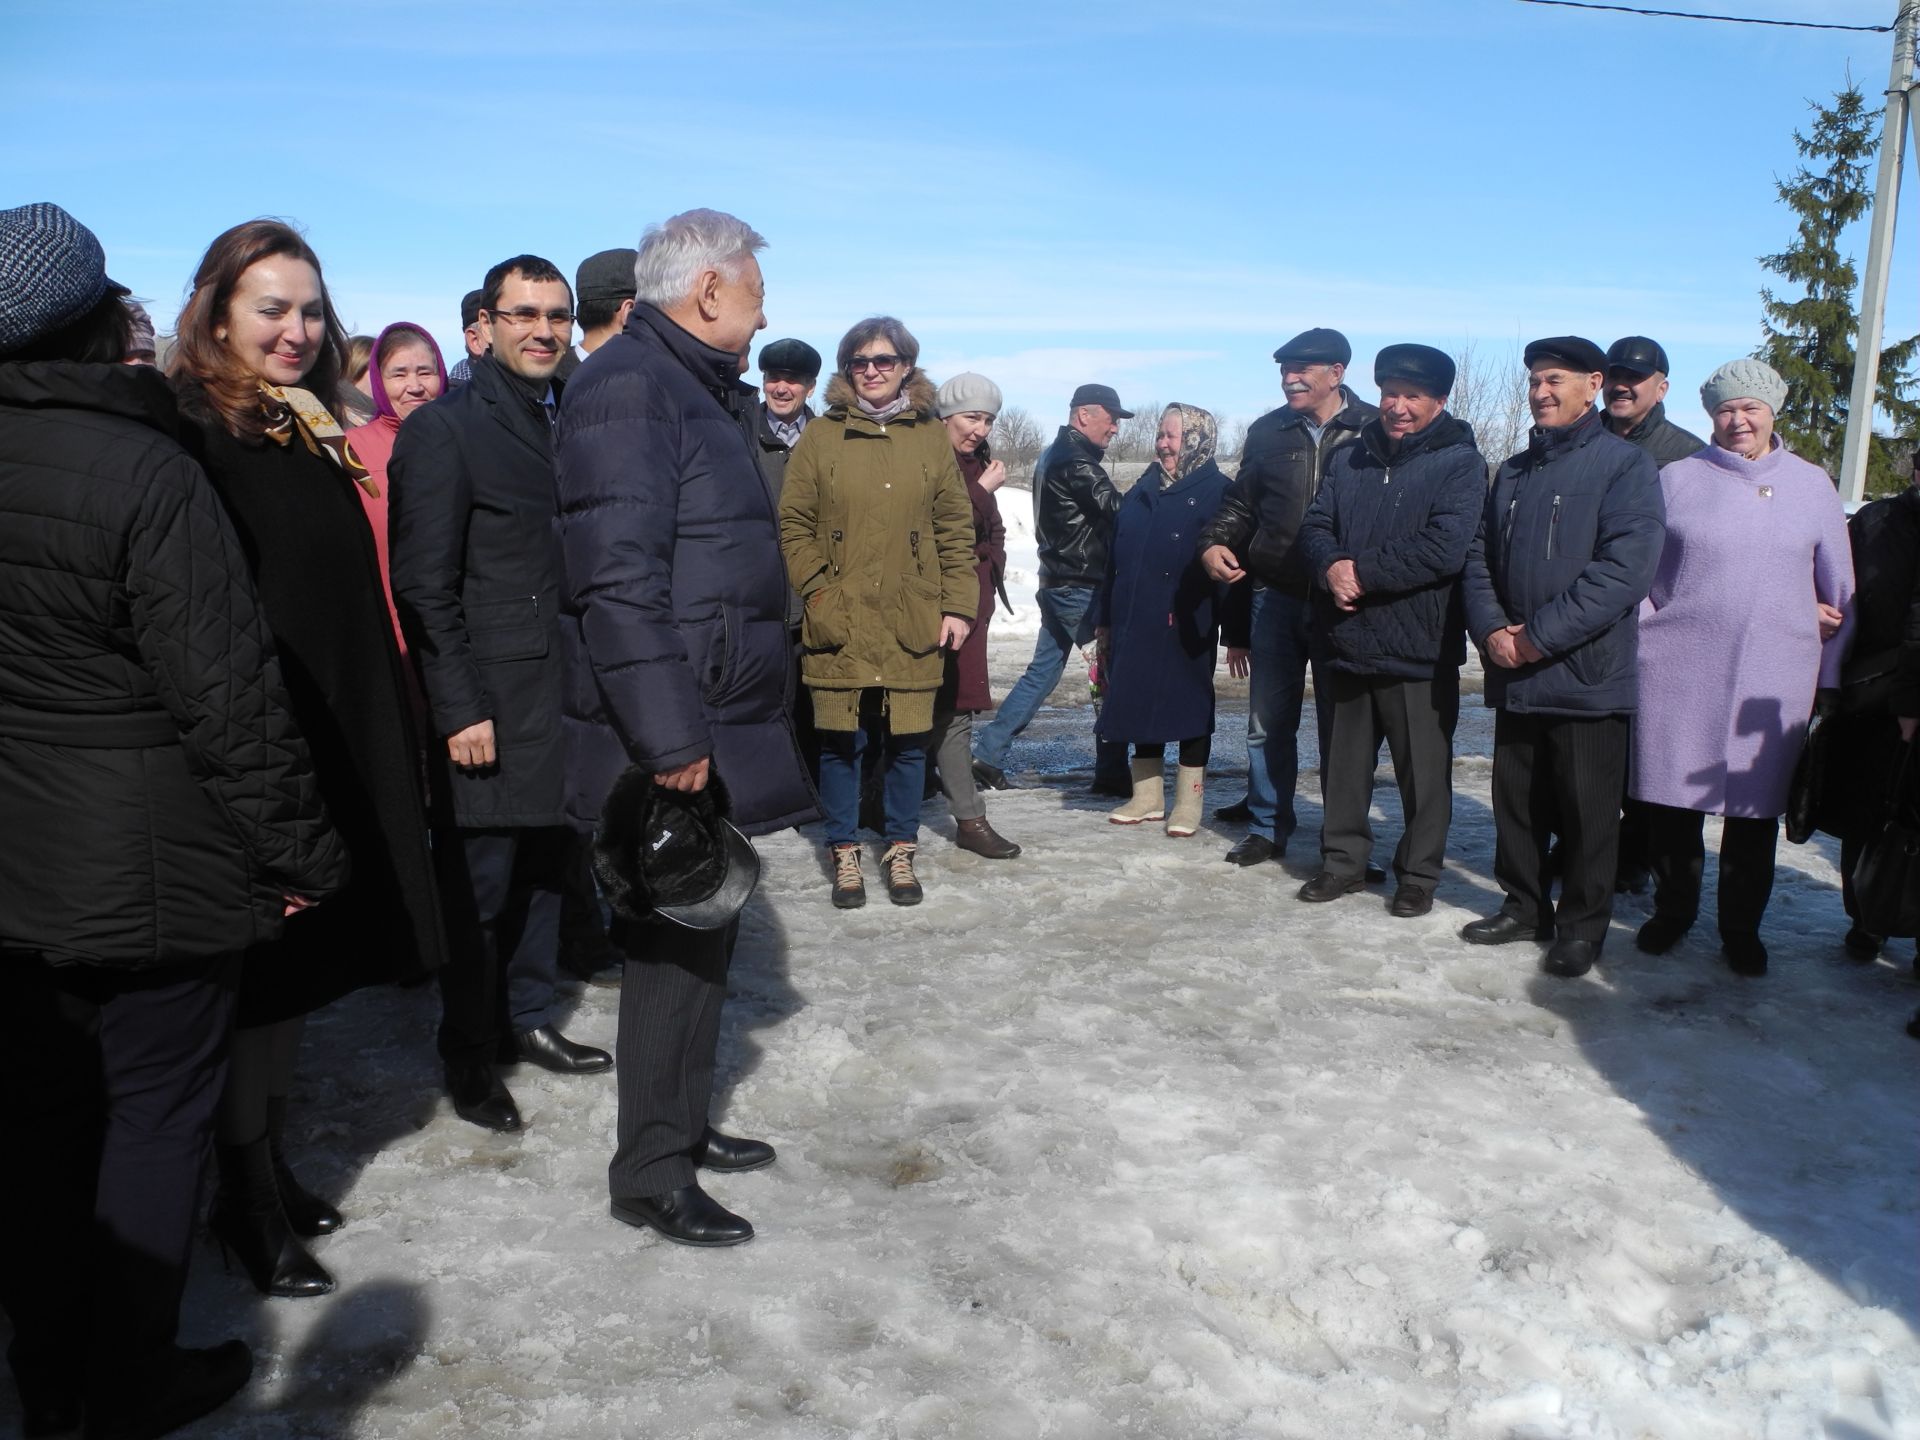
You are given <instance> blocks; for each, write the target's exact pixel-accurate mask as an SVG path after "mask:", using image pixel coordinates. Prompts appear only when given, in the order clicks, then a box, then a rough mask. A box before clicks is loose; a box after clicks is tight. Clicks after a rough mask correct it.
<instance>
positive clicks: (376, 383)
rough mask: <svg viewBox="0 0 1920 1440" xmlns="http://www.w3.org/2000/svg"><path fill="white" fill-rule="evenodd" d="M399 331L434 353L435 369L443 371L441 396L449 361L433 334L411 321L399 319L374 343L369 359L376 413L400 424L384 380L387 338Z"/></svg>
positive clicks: (406, 337) (444, 390)
mask: <svg viewBox="0 0 1920 1440" xmlns="http://www.w3.org/2000/svg"><path fill="white" fill-rule="evenodd" d="M395 331H398V332H399V334H400V337H401V338H404V339H405V340H406V341H407V342H408V343H409V344H415V345H418V344H424V345H425V346H426V347H427V349H429V350H431V351H432V352H433V368H434V369H436V370H438V371H439V372H440V393H441V394H442V395H444V394H446V393H447V362H446V361H445V360H443V359H442V358H441V356H440V346H439V345H438V344H437V343H436V342H435V341H434V338H433V336H431V335H429V334H428V333H427V331H426V327H425V326H424V325H415V324H414V323H413V322H412V321H411V320H396V321H395V322H394V323H393V324H391V325H389V326H387V328H386V329H384V330H382V331H381V332H380V338H379V339H377V340H375V341H374V342H373V352H372V353H371V354H370V355H368V356H367V373H368V374H369V375H370V376H372V378H373V384H372V385H371V386H370V387H369V388H370V389H372V391H373V413H374V414H375V416H384V417H385V418H387V419H389V420H392V421H393V422H394V423H396V424H398V423H399V420H400V417H399V416H398V415H396V414H395V413H394V410H393V402H392V401H390V400H388V399H387V386H386V382H385V381H384V380H382V379H381V378H380V371H381V367H382V366H383V365H384V364H385V363H386V360H385V352H386V348H387V337H388V336H389V335H392V334H394V332H395Z"/></svg>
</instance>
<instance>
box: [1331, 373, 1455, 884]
mask: <svg viewBox="0 0 1920 1440" xmlns="http://www.w3.org/2000/svg"><path fill="white" fill-rule="evenodd" d="M1453 371H1454V366H1453V361H1452V360H1451V359H1450V358H1449V357H1448V356H1447V354H1446V352H1444V351H1441V350H1436V349H1434V348H1433V347H1432V346H1431V345H1389V346H1387V348H1386V349H1384V350H1382V351H1381V352H1380V354H1379V355H1378V357H1377V358H1376V359H1375V360H1374V364H1373V378H1374V381H1375V383H1376V384H1378V385H1379V387H1380V413H1379V414H1378V415H1376V416H1374V417H1373V418H1372V419H1370V420H1368V421H1367V422H1366V424H1365V425H1363V426H1362V427H1361V429H1360V439H1359V442H1358V443H1357V444H1353V445H1343V446H1341V447H1340V448H1339V449H1338V450H1336V451H1335V452H1334V454H1333V456H1332V458H1331V459H1330V460H1329V461H1328V462H1327V473H1326V478H1325V479H1324V480H1323V481H1322V482H1321V485H1320V489H1319V492H1318V493H1317V494H1316V495H1315V496H1314V498H1313V504H1312V505H1311V506H1309V507H1308V509H1307V514H1306V518H1305V519H1304V520H1302V521H1301V523H1300V539H1299V545H1298V548H1299V551H1300V553H1301V556H1302V557H1303V562H1304V564H1305V567H1306V570H1307V573H1308V574H1309V575H1310V576H1311V577H1312V579H1313V585H1314V605H1315V609H1316V615H1315V625H1316V626H1317V628H1318V629H1319V632H1320V633H1321V634H1323V635H1325V636H1326V646H1327V654H1326V657H1325V659H1324V661H1323V679H1324V681H1325V685H1324V691H1325V694H1326V696H1327V700H1328V702H1330V704H1331V707H1332V711H1333V723H1332V725H1331V727H1330V729H1331V736H1330V740H1329V744H1328V747H1327V749H1326V750H1325V751H1323V752H1322V753H1321V757H1320V775H1321V791H1322V794H1323V796H1324V797H1325V801H1326V818H1325V820H1324V822H1323V824H1322V827H1321V831H1320V873H1319V874H1318V875H1315V876H1314V877H1313V878H1312V879H1311V880H1309V881H1307V883H1306V884H1305V885H1304V886H1302V887H1301V890H1300V898H1301V899H1302V900H1308V901H1325V900H1337V899H1339V898H1340V897H1341V896H1343V895H1348V894H1351V893H1352V892H1354V891H1356V890H1358V889H1359V888H1360V887H1361V885H1362V884H1364V883H1365V879H1366V864H1367V856H1368V854H1369V853H1370V852H1371V851H1372V849H1373V828H1372V826H1371V825H1370V824H1369V823H1368V820H1367V812H1368V810H1369V809H1370V808H1371V806H1372V804H1373V771H1374V765H1375V762H1376V760H1377V758H1378V756H1379V753H1380V742H1381V740H1382V739H1384V740H1385V741H1386V742H1387V748H1388V750H1389V751H1391V752H1392V755H1393V771H1394V778H1395V779H1396V780H1397V781H1398V782H1399V785H1400V801H1401V808H1402V811H1403V814H1404V818H1405V825H1404V833H1403V834H1402V835H1401V837H1400V846H1399V849H1397V850H1396V851H1395V852H1394V856H1393V871H1394V876H1395V878H1396V881H1397V885H1398V888H1397V889H1396V890H1395V892H1394V896H1393V902H1392V905H1391V907H1390V909H1391V911H1392V913H1393V914H1394V915H1397V916H1400V917H1402V918H1411V917H1413V916H1417V915H1424V914H1426V913H1427V912H1428V911H1429V910H1431V909H1432V908H1433V890H1434V887H1435V886H1436V885H1437V884H1439V882H1440V870H1441V867H1442V865H1443V863H1444V862H1445V859H1446V851H1447V827H1448V825H1449V824H1450V823H1451V821H1452V817H1453V731H1454V726H1455V724H1456V723H1457V722H1458V720H1459V718H1460V666H1461V665H1462V664H1463V663H1464V662H1465V660H1466V658H1467V649H1466V638H1465V634H1466V632H1465V623H1464V620H1463V617H1462V614H1461V608H1460V586H1459V580H1460V571H1461V569H1462V568H1463V567H1464V566H1465V565H1466V561H1467V547H1468V546H1469V545H1471V544H1472V543H1473V537H1474V534H1475V532H1476V531H1477V530H1478V528H1479V524H1480V512H1481V509H1482V508H1483V506H1484V505H1485V503H1486V495H1487V482H1486V475H1487V467H1486V462H1485V461H1484V460H1482V459H1481V457H1480V451H1479V448H1478V447H1477V446H1476V445H1475V444H1474V439H1473V431H1472V429H1471V428H1470V427H1468V426H1467V425H1466V424H1465V423H1464V422H1462V421H1460V420H1457V419H1455V418H1454V417H1453V416H1452V415H1449V414H1448V413H1447V408H1446V406H1447V395H1448V393H1449V392H1450V391H1451V390H1452V389H1453ZM1322 688H1323V687H1322V686H1321V685H1320V684H1319V683H1316V685H1315V689H1316V691H1319V690H1321V689H1322Z"/></svg>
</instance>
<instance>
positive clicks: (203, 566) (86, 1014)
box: [0, 205, 347, 1436]
mask: <svg viewBox="0 0 1920 1440" xmlns="http://www.w3.org/2000/svg"><path fill="white" fill-rule="evenodd" d="M125 293H126V292H125V291H124V290H123V289H121V288H120V287H119V286H116V285H114V284H112V282H111V281H109V280H108V279H107V278H106V272H105V262H104V257H103V256H102V254H101V251H100V244H99V241H97V240H96V239H95V238H94V237H93V235H92V234H91V233H90V232H89V231H88V230H87V229H86V228H85V227H84V226H82V225H80V224H79V223H78V222H77V221H76V220H74V219H73V217H72V216H70V215H68V214H67V213H66V212H65V211H64V210H61V209H59V208H58V207H57V206H53V205H27V206H22V207H21V208H19V209H17V210H10V211H4V212H0V634H4V635H5V643H4V645H0V1014H3V1015H5V1016H6V1019H7V1043H6V1045H5V1046H0V1091H4V1093H5V1094H6V1095H7V1097H8V1100H9V1102H10V1105H9V1109H10V1113H11V1116H12V1126H11V1134H10V1154H11V1155H12V1164H13V1169H12V1171H11V1173H10V1180H9V1183H7V1184H6V1185H0V1307H4V1309H5V1311H6V1313H7V1316H8V1318H9V1319H10V1320H11V1322H12V1325H13V1332H14V1333H13V1343H12V1345H11V1347H10V1349H9V1356H8V1358H9V1359H10V1360H11V1362H12V1366H13V1371H14V1375H15V1378H16V1379H17V1381H18V1382H19V1386H20V1399H21V1408H22V1412H23V1414H22V1419H23V1426H22V1428H23V1429H24V1431H25V1433H27V1434H30V1435H31V1434H52V1433H54V1432H56V1431H66V1430H70V1429H75V1428H77V1427H78V1425H79V1422H80V1416H81V1411H82V1410H83V1409H84V1410H85V1415H86V1425H87V1433H88V1434H89V1435H99V1436H109V1435H123V1434H125V1435H132V1434H141V1435H149V1434H151V1435H157V1434H160V1433H162V1432H163V1431H164V1430H170V1429H173V1428H174V1427H176V1426H178V1425H183V1424H185V1423H186V1422H187V1421H189V1420H191V1419H193V1418H194V1417H195V1416H197V1415H201V1414H204V1413H206V1412H207V1411H209V1410H211V1409H213V1408H214V1407H215V1406H217V1405H219V1404H221V1403H222V1402H224V1401H225V1400H226V1399H227V1398H228V1397H229V1396H230V1395H232V1394H233V1393H234V1392H235V1391H236V1390H238V1389H239V1388H240V1387H241V1386H242V1385H243V1384H245V1383H246V1379H247V1375H248V1373H249V1372H250V1370H251V1367H252V1360H251V1357H250V1356H249V1354H248V1352H247V1348H246V1346H245V1345H244V1344H242V1343H241V1342H240V1341H238V1340H232V1341H228V1342H227V1343H226V1344H224V1345H220V1346H217V1347H214V1348H213V1349H210V1350H184V1349H181V1348H180V1347H179V1346H178V1345H176V1344H175V1343H174V1342H175V1338H176V1330H177V1325H178V1320H179V1310H180V1295H181V1289H182V1286H183V1285H184V1283H185V1280H186V1272H187V1257H188V1253H189V1249H190V1245H191V1240H192V1234H193V1222H194V1212H195V1209H196V1204H197V1199H198V1193H199V1180H200V1173H201V1171H202V1169H203V1168H204V1167H205V1164H206V1159H207V1149H208V1141H209V1139H210V1138H211V1135H212V1127H213V1115H214V1107H215V1105H216V1103H217V1101H218V1099H219V1096H220V1091H221V1088H222V1085H223V1083H224V1080H225V1076H226V1046H227V1037H228V1033H229V1030H230V1028H231V1023H232V1017H233V1000H234V993H235V988H234V979H235V970H236V953H237V952H239V951H241V950H243V949H245V948H246V947H247V946H249V945H252V944H254V943H255V942H257V941H260V940H265V939H270V938H272V937H273V936H274V935H276V934H277V933H278V932H279V929H280V925H281V922H282V920H283V918H284V916H285V915H286V914H287V913H288V911H289V908H290V907H291V906H295V905H303V904H305V903H307V902H309V901H313V900H319V899H322V898H323V897H325V896H327V895H330V894H332V893H333V892H334V891H336V890H338V889H339V888H340V887H341V886H342V885H344V884H345V882H346V878H347V856H346V852H345V849H344V847H343V846H342V844H341V843H340V840H339V838H338V836H337V835H336V834H335V833H334V831H333V829H332V827H331V826H330V825H329V824H328V823H327V819H326V814H325V811H324V809H323V807H322V805H321V799H320V791H319V786H318V783H317V781H316V779H315V776H314V773H313V766H312V762H311V760H310V759H309V758H308V753H307V747H306V744H305V742H304V741H303V740H302V739H301V737H300V734H299V731H298V730H297V729H296V727H295V725H294V722H293V718H292V716H291V714H290V713H289V710H288V703H287V697H286V692H285V689H284V687H283V685H282V682H281V675H280V668H279V664H278V662H277V661H276V659H275V658H274V654H273V647H272V643H271V640H270V638H269V636H268V632H267V628H266V625H265V622H264V621H263V620H262V618H261V616H260V611H259V606H258V601H257V599H256V597H255V593H254V588H253V583H252V580H251V579H250V572H249V570H248V566H247V562H246V557H245V556H244V554H243V553H242V552H241V548H240V542H239V540H238V538H237V537H236V536H235V534H234V531H233V527H232V525H231V524H230V523H229V522H228V520H227V517H226V512H225V510H224V509H223V508H222V506H221V504H220V502H219V500H218V499H217V498H216V497H215V495H214V492H213V488H212V486H211V485H210V484H209V483H208V481H207V478H206V475H205V474H204V473H203V472H202V471H201V469H200V467H199V466H198V465H197V464H196V463H195V462H194V460H193V459H192V458H191V456H189V454H188V453H187V452H186V451H185V450H184V449H182V448H181V445H180V443H179V437H180V436H181V435H182V434H183V433H184V432H185V427H184V426H183V425H182V424H181V422H180V419H179V416H178V413H177V412H176V410H175V408H174V400H173V394H172V391H170V390H169V389H168V387H167V383H166V381H165V380H164V379H163V378H162V377H161V376H160V375H159V374H158V373H157V372H156V371H154V370H152V369H149V368H146V367H143V366H142V367H134V366H127V365H124V364H121V363H120V361H121V360H122V359H123V357H124V356H125V354H126V350H127V342H128V336H129V320H128V314H127V311H126V307H125V306H124V305H123V304H122V302H121V298H120V297H121V296H123V295H124V294H125Z"/></svg>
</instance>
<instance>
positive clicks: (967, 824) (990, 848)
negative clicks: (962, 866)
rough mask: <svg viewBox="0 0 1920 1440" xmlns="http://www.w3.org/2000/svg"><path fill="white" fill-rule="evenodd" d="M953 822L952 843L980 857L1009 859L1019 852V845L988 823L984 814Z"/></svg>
mask: <svg viewBox="0 0 1920 1440" xmlns="http://www.w3.org/2000/svg"><path fill="white" fill-rule="evenodd" d="M953 824H954V829H955V831H956V832H957V833H956V834H955V835H954V837H953V843H954V844H956V845H958V846H959V847H960V848H961V849H962V850H968V851H971V852H972V853H973V854H975V855H978V856H980V857H981V858H982V859H985V860H1011V859H1013V857H1014V856H1016V855H1018V854H1019V853H1020V847H1019V846H1018V845H1016V844H1014V843H1013V842H1012V841H1011V840H1009V839H1007V837H1006V836H1004V835H1002V834H1001V833H1000V832H999V831H997V830H995V829H994V828H993V826H991V825H989V824H988V823H987V817H986V816H984V815H982V816H980V817H979V818H978V819H975V820H956V821H954V822H953Z"/></svg>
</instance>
